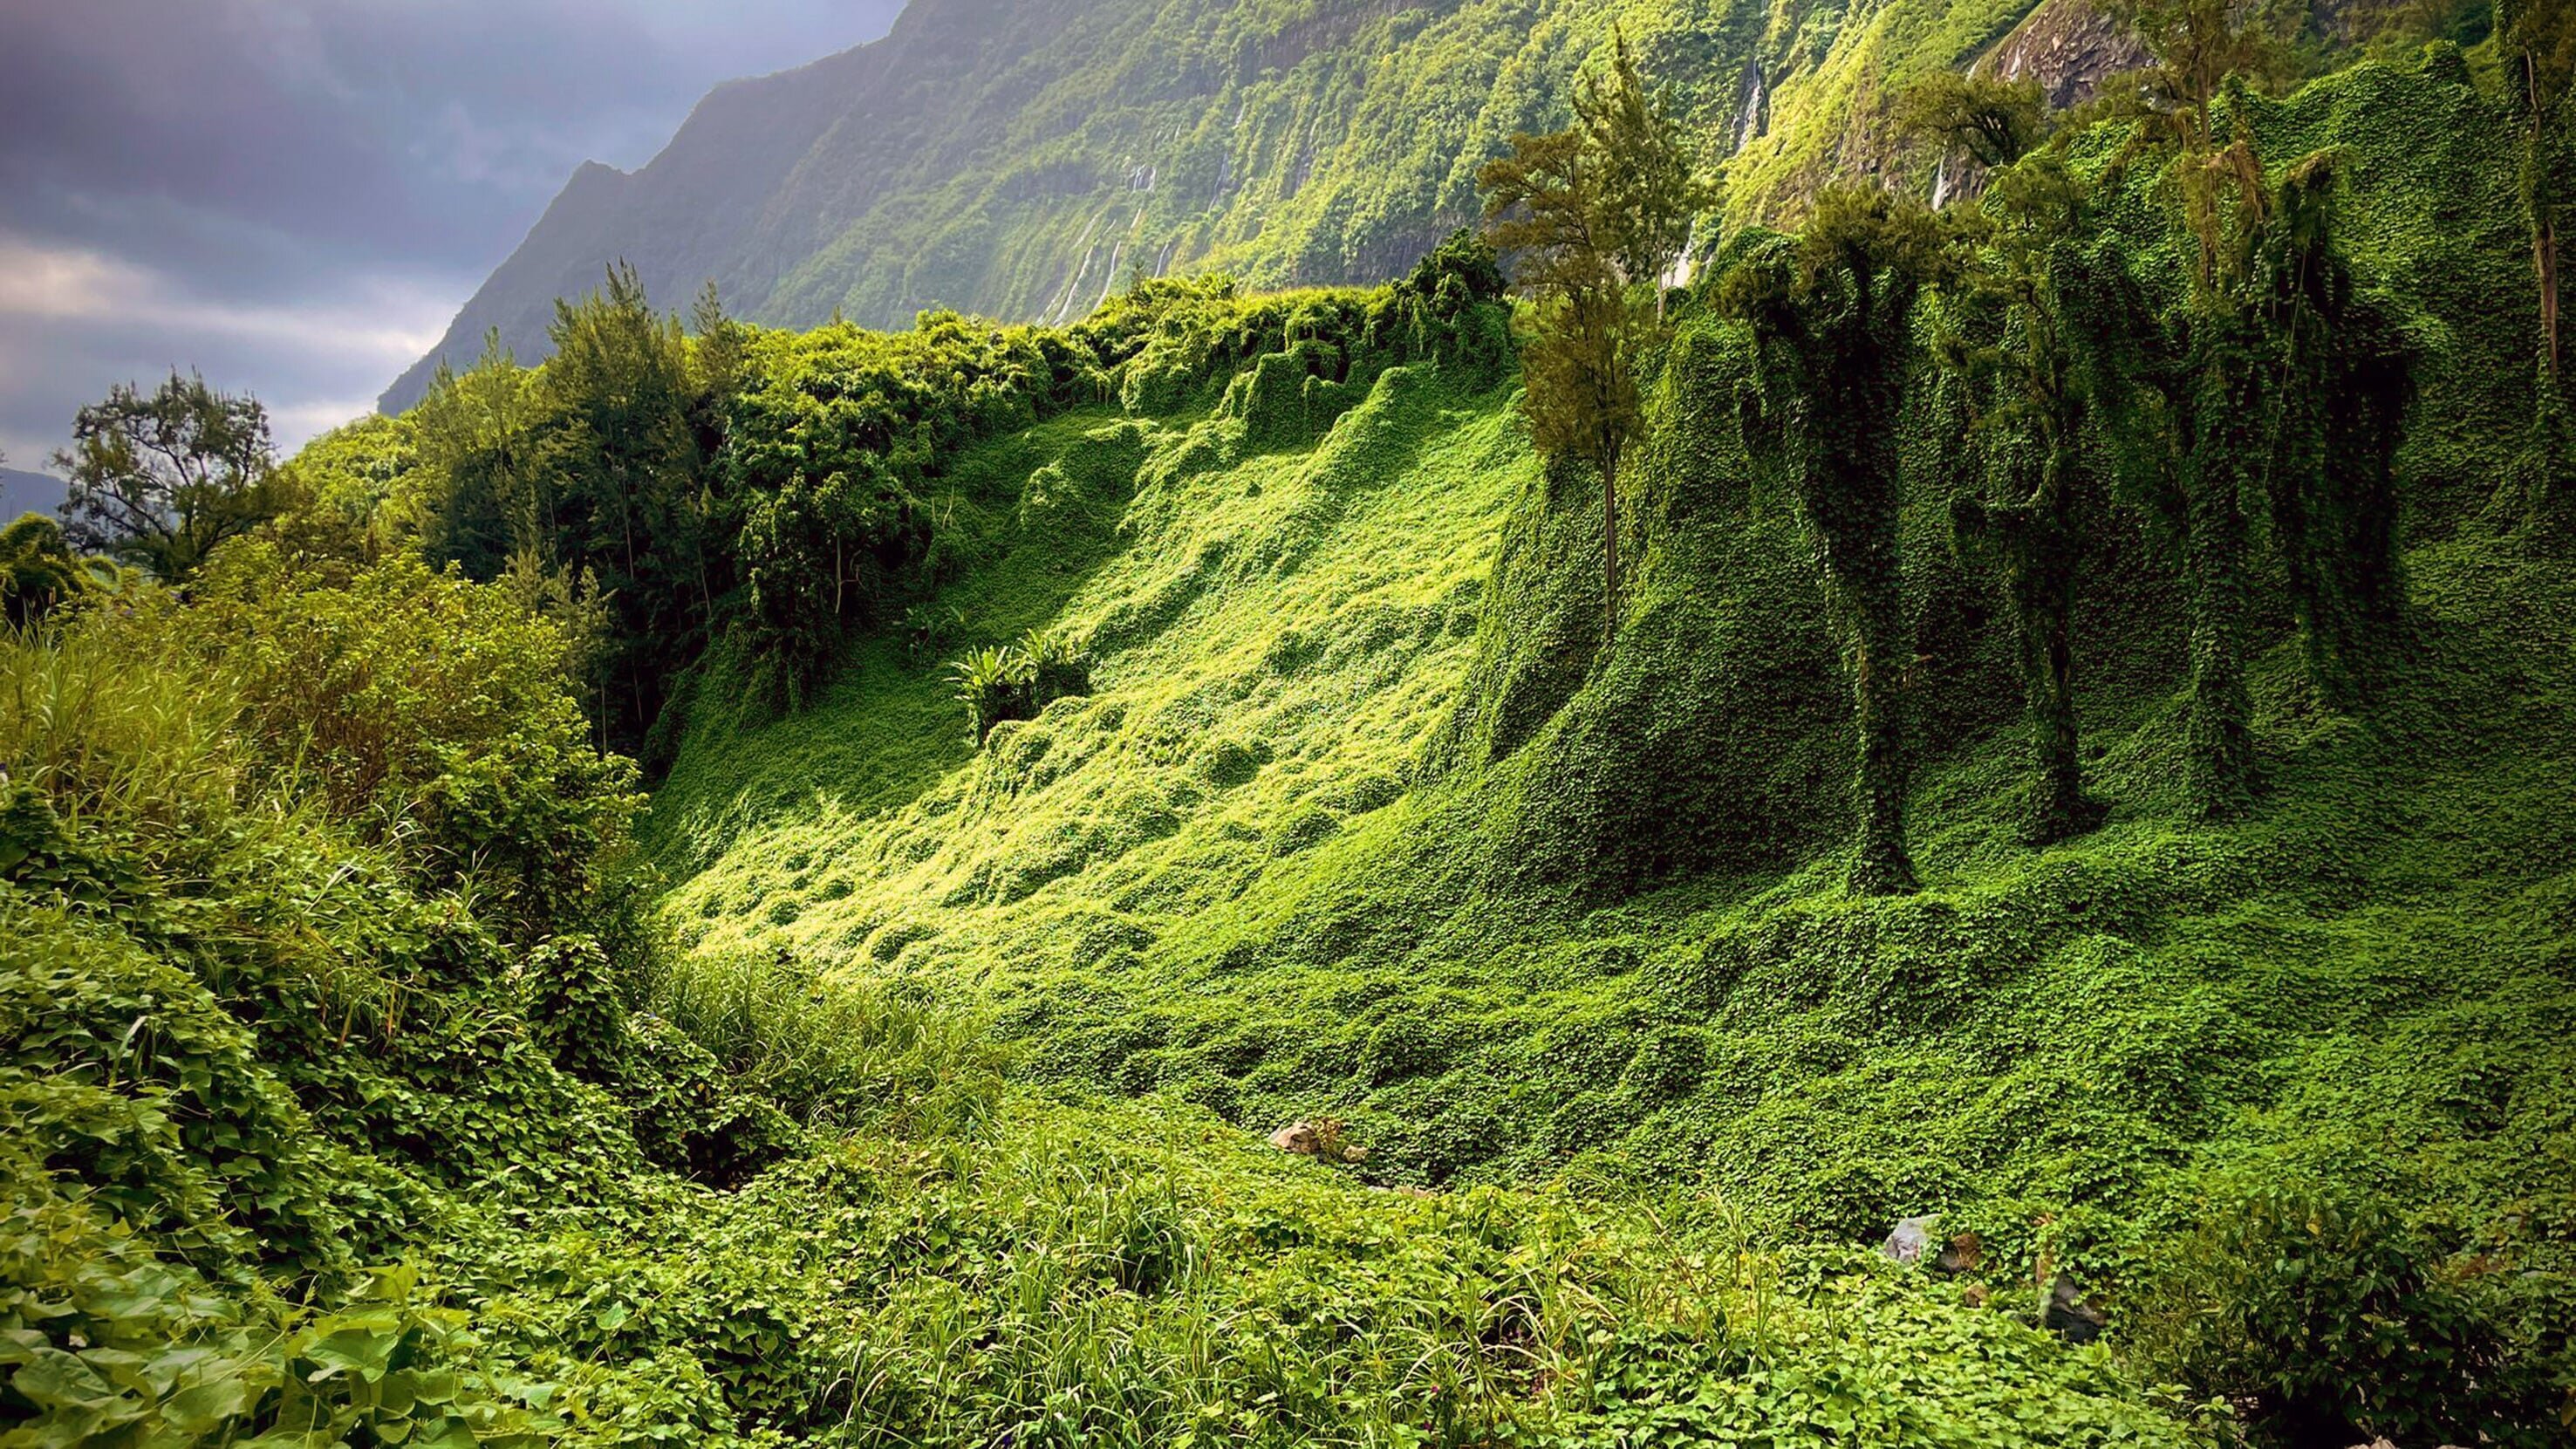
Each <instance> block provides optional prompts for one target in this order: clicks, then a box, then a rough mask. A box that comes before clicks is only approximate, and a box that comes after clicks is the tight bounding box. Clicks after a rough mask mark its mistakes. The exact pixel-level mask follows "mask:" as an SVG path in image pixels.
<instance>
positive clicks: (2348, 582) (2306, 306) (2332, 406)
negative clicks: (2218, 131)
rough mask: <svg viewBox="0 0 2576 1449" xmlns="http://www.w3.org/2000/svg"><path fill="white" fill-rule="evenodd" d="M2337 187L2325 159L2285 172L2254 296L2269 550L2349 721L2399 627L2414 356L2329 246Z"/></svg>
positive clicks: (2391, 309) (2315, 674) (2312, 666)
mask: <svg viewBox="0 0 2576 1449" xmlns="http://www.w3.org/2000/svg"><path fill="white" fill-rule="evenodd" d="M2342 181H2343V176H2342V168H2341V165H2340V164H2339V158H2338V155H2337V153H2335V152H2331V151H2327V152H2320V153H2318V154H2316V155H2313V156H2309V157H2307V158H2306V159H2304V160H2302V161H2300V162H2299V163H2298V164H2297V165H2295V166H2293V167H2291V168H2290V171H2289V173H2288V174H2287V175H2286V176H2285V177H2284V178H2283V179H2282V181H2281V183H2280V186H2279V187H2278V189H2277V190H2276V192H2275V193H2274V199H2273V220H2272V222H2271V224H2270V226H2269V227H2267V229H2266V232H2265V236H2264V238H2263V247H2264V253H2263V256H2262V257H2261V259H2260V263H2259V269H2258V274H2257V278H2256V282H2255V285H2256V287H2257V288H2258V289H2259V296H2260V300H2261V302H2262V305H2263V306H2264V308H2265V312H2266V317H2267V320H2268V322H2269V324H2270V331H2271V333H2272V338H2273V345H2274V347H2275V348H2276V349H2277V350H2278V352H2279V354H2280V362H2279V366H2278V370H2277V374H2276V382H2275V386H2276V387H2278V388H2279V389H2280V396H2279V398H2278V399H2277V401H2276V407H2275V412H2274V418H2275V422H2274V424H2273V426H2274V436H2273V439H2272V448H2271V456H2270V458H2269V460H2268V466H2267V470H2266V474H2265V478H2264V484H2265V493H2266V498H2267V502H2268V503H2269V505H2270V510H2271V524H2272V539H2273V543H2274V546H2275V548H2276V549H2277V550H2278V551H2279V553H2280V555H2281V561H2282V564H2283V568H2284V572H2285V574H2286V576H2287V578H2288V582H2289V587H2290V601H2291V605H2292V607H2293V608H2294V609H2295V610H2296V612H2297V614H2298V620H2299V632H2300V638H2301V641H2302V643H2303V644H2304V645H2305V648H2306V654H2307V663H2308V674H2309V677H2310V679H2311V680H2313V681H2314V682H2315V684H2316V686H2317V691H2318V693H2319V694H2320V695H2322V696H2323V697H2324V698H2325V700H2326V702H2327V703H2328V704H2329V705H2331V706H2333V707H2335V708H2339V709H2355V708H2359V707H2360V706H2361V705H2362V704H2364V703H2365V702H2367V700H2368V699H2369V697H2370V696H2371V694H2372V693H2373V692H2374V689H2375V686H2376V685H2377V683H2378V677H2379V674H2380V672H2381V670H2380V666H2381V664H2382V663H2383V662H2384V660H2385V658H2386V655H2387V649H2386V644H2387V642H2388V641H2389V640H2392V639H2394V638H2396V637H2398V635H2399V634H2400V633H2401V631H2402V629H2403V627H2404V624H2405V618H2404V615H2405V605H2406V588H2405V580H2404V577H2403V575H2402V573H2401V571H2400V570H2399V567H2398V553H2397V483H2396V468H2397V448H2398V444H2399V443H2400V442H2401V441H2402V440H2403V438H2404V435H2405V425H2406V416H2407V412H2408V410H2409V409H2410V408H2411V407H2412V405H2413V403H2414V400H2415V365H2416V356H2417V352H2416V347H2415V344H2414V342H2413V340H2412V339H2411V338H2410V337H2409V336H2408V335H2407V332H2406V329H2405V327H2404V326H2403V325H2402V323H2401V321H2400V319H2399V316H2398V313H2397V309H2396V307H2395V306H2394V305H2393V304H2392V303H2390V302H2389V301H2387V300H2386V299H2384V298H2382V297H2380V296H2377V295H2375V294H2374V293H2372V292H2371V291H2369V290H2368V289H2366V288H2364V287H2363V286H2362V285H2361V284H2360V281H2359V279H2358V278H2356V277H2355V275H2354V273H2353V269H2352V266H2351V263H2350V262H2349V261H2348V260H2347V259H2346V258H2345V256H2344V255H2343V252H2342V249H2341V247H2340V246H2339V245H2338V241H2337V237H2336V220H2337V212H2338V202H2339V201H2340V198H2341V191H2342Z"/></svg>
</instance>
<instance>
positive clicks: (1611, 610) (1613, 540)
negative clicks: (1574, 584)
mask: <svg viewBox="0 0 2576 1449" xmlns="http://www.w3.org/2000/svg"><path fill="white" fill-rule="evenodd" d="M1618 468H1619V465H1618V464H1617V463H1615V462H1614V463H1612V464H1610V465H1609V466H1607V467H1605V468H1603V469H1602V470H1601V644H1602V647H1603V648H1605V649H1606V648H1608V647H1609V646H1610V645H1611V644H1612V643H1614V642H1616V641H1617V639H1618V637H1619V472H1618Z"/></svg>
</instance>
